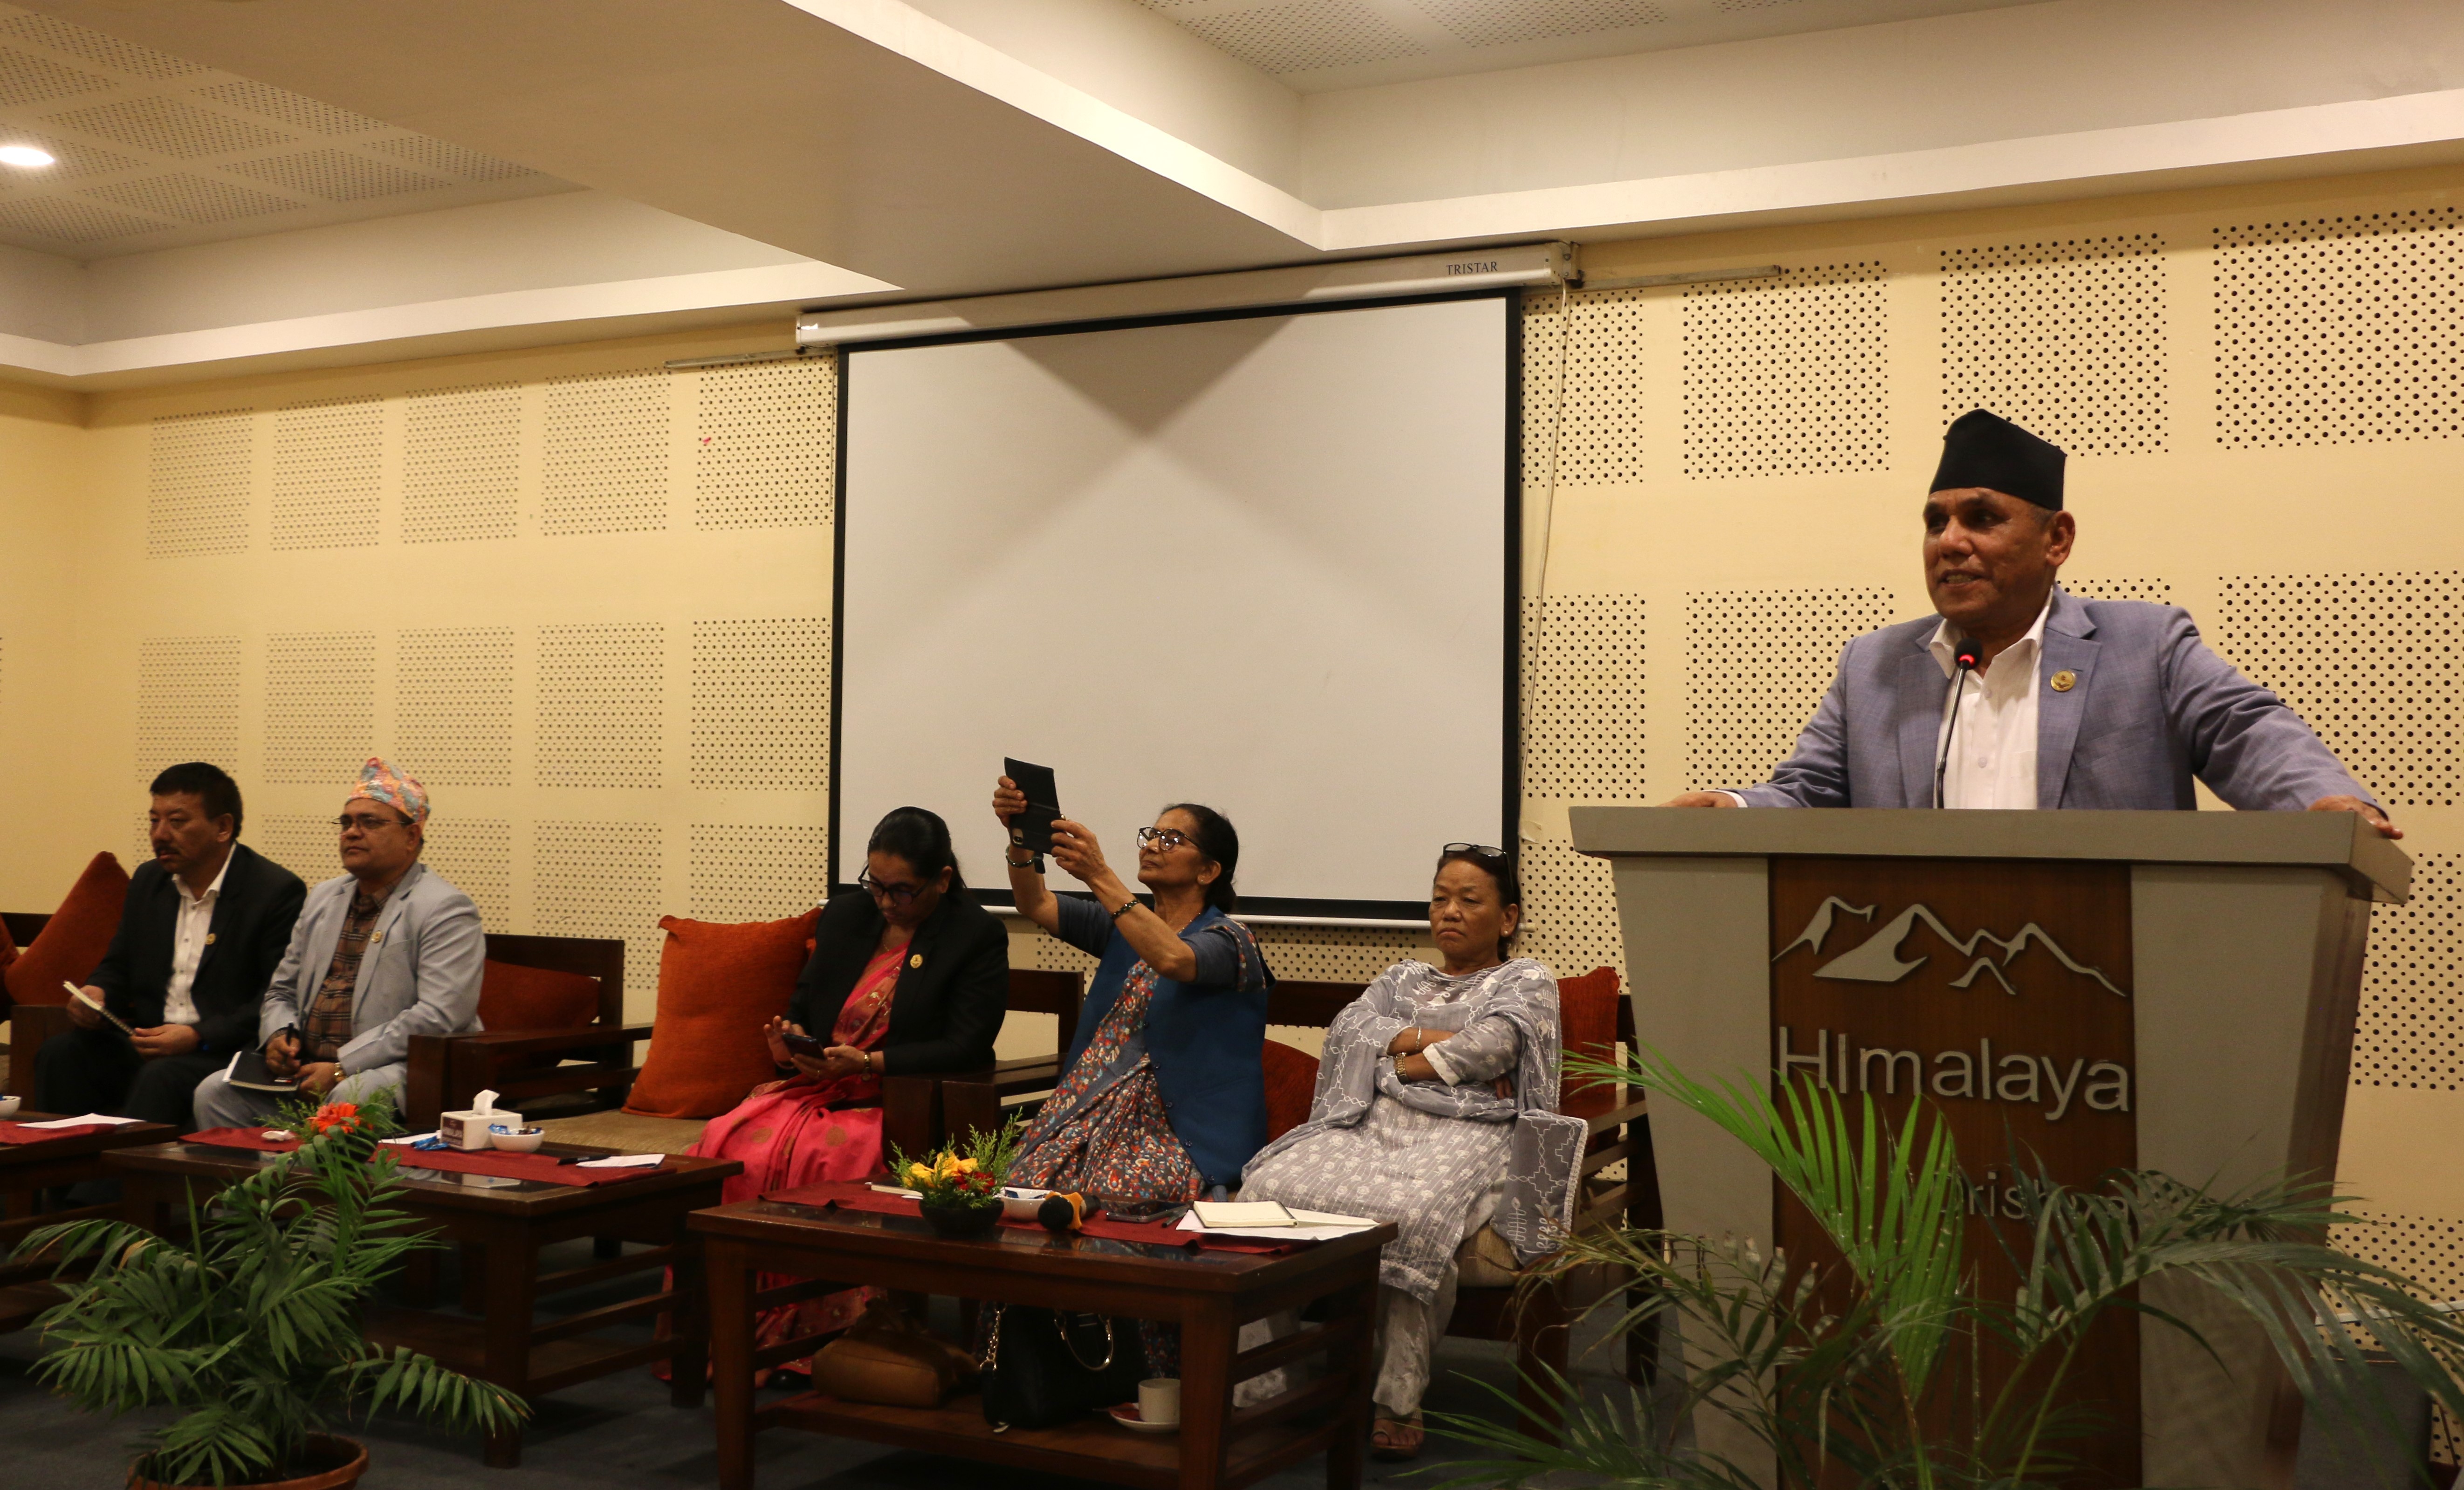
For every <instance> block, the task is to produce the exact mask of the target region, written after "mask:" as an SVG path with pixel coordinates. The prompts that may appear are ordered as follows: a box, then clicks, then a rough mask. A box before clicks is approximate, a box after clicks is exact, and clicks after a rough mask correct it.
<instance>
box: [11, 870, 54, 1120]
mask: <svg viewBox="0 0 2464 1490" xmlns="http://www.w3.org/2000/svg"><path fill="white" fill-rule="evenodd" d="M51 919H52V913H51V912H50V911H48V910H0V923H5V924H6V925H7V926H8V928H9V939H10V940H11V941H12V942H15V943H16V944H17V945H18V947H19V948H21V949H22V948H26V947H31V946H33V944H34V938H35V937H37V936H39V935H41V934H42V931H43V927H44V925H45V923H47V922H49V921H50V920H51ZM0 1018H6V1019H8V1021H9V1047H8V1048H9V1062H8V1067H9V1069H8V1080H7V1081H5V1082H0V1096H10V1097H24V1098H27V1099H29V1100H32V1099H33V1095H34V1052H35V1051H37V1050H40V1049H42V1048H43V1041H47V1040H49V1039H51V1038H52V1037H53V1036H55V1035H57V1034H60V1033H61V1032H62V1031H64V1030H66V1029H68V1028H69V1012H68V1009H67V1007H66V1006H65V1005H62V1004H39V1003H36V1004H20V1005H16V1006H13V1007H12V1006H11V1004H10V1002H9V999H8V997H7V996H6V995H5V994H0Z"/></svg>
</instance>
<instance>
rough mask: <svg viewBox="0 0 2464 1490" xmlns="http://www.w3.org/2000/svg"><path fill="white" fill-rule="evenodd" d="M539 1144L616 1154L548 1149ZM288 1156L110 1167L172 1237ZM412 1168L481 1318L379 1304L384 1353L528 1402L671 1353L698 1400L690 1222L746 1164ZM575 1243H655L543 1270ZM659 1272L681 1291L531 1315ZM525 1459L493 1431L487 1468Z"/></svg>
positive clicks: (146, 1215)
mask: <svg viewBox="0 0 2464 1490" xmlns="http://www.w3.org/2000/svg"><path fill="white" fill-rule="evenodd" d="M542 1151H543V1152H547V1153H552V1154H570V1153H581V1154H602V1153H612V1152H615V1151H616V1150H606V1149H584V1148H580V1147H577V1146H574V1145H570V1144H549V1145H547V1146H546V1147H545V1149H544V1150H542ZM279 1157H281V1155H278V1154H272V1153H258V1152H254V1151H253V1150H246V1149H223V1148H216V1147H213V1146H210V1145H207V1144H187V1143H166V1144H156V1145H154V1146H152V1147H149V1148H140V1149H121V1150H115V1151H114V1152H113V1153H112V1154H111V1156H110V1160H109V1163H110V1165H111V1169H112V1172H114V1173H116V1174H118V1175H119V1176H120V1178H121V1185H122V1186H123V1194H124V1196H125V1199H124V1201H123V1204H124V1207H125V1212H126V1215H127V1216H128V1217H129V1218H130V1219H131V1220H134V1221H136V1222H137V1223H138V1224H140V1225H142V1226H144V1227H146V1228H148V1229H149V1230H153V1231H158V1232H167V1231H169V1230H172V1229H175V1228H177V1227H178V1226H179V1225H180V1224H182V1223H181V1220H180V1216H181V1213H182V1212H183V1211H184V1210H185V1208H186V1207H187V1196H188V1194H190V1193H192V1192H193V1193H194V1194H198V1195H200V1196H203V1195H204V1194H208V1193H209V1192H210V1191H213V1190H219V1189H221V1188H222V1187H224V1186H226V1185H231V1184H236V1183H238V1182H239V1181H240V1180H243V1179H246V1178H247V1177H248V1176H249V1175H251V1174H253V1173H255V1172H257V1171H258V1169H259V1168H260V1167H262V1166H263V1165H264V1164H266V1163H268V1162H270V1161H272V1160H274V1159H276V1158H279ZM417 1166H418V1154H417V1152H416V1151H414V1150H404V1152H403V1154H402V1159H401V1170H400V1173H401V1174H402V1177H403V1184H402V1190H401V1193H400V1197H399V1199H398V1200H397V1202H396V1203H397V1204H399V1205H400V1206H401V1208H402V1209H403V1210H405V1211H407V1212H408V1213H409V1214H410V1216H412V1218H413V1220H414V1221H415V1222H416V1223H417V1224H418V1225H419V1226H420V1227H421V1228H423V1229H424V1230H427V1231H429V1232H431V1233H433V1234H434V1235H436V1236H437V1237H438V1238H441V1239H443V1240H446V1241H449V1242H459V1243H461V1244H462V1247H463V1257H464V1267H465V1286H464V1290H463V1302H464V1304H465V1306H466V1308H468V1309H469V1310H470V1311H471V1313H473V1314H476V1315H477V1316H478V1317H477V1318H475V1319H474V1318H470V1317H467V1316H461V1315H451V1314H441V1313H437V1312H435V1311H433V1310H429V1309H424V1308H406V1307H389V1306H385V1305H378V1304H371V1305H370V1306H369V1308H368V1311H367V1326H368V1338H369V1339H370V1340H372V1341H374V1342H375V1343H377V1344H378V1345H381V1346H385V1347H386V1348H392V1347H395V1346H407V1347H409V1348H411V1349H413V1350H417V1351H419V1352H420V1353H422V1354H424V1355H429V1356H433V1357H435V1358H436V1359H437V1360H438V1361H441V1362H443V1363H444V1364H445V1365H447V1366H449V1367H451V1368H452V1369H455V1370H458V1371H462V1372H465V1373H467V1374H469V1375H473V1376H477V1377H479V1378H481V1379H483V1380H486V1381H492V1382H495V1384H496V1385H498V1386H500V1387H503V1388H506V1389H507V1390H509V1391H515V1392H517V1393H519V1394H520V1395H522V1396H525V1397H532V1396H538V1395H539V1394H541V1393H543V1392H549V1391H557V1390H559V1389H561V1388H564V1387H570V1386H572V1385H573V1384H574V1383H576V1382H581V1381H589V1380H591V1379H593V1378H595V1377H599V1376H605V1375H607V1374H609V1373H611V1372H614V1371H620V1370H624V1369H627V1368H630V1367H636V1366H645V1365H648V1364H649V1363H650V1362H652V1361H657V1360H662V1359H664V1360H666V1361H668V1362H669V1363H670V1368H671V1377H672V1380H671V1382H670V1385H669V1400H670V1401H671V1402H672V1403H674V1404H675V1405H676V1406H678V1407H698V1406H700V1405H701V1400H702V1388H703V1380H704V1376H705V1373H706V1369H707V1361H708V1355H707V1351H708V1348H709V1338H710V1332H709V1323H708V1314H707V1311H706V1308H705V1301H704V1294H703V1291H702V1284H701V1271H702V1267H701V1254H702V1248H701V1241H700V1238H697V1237H695V1236H694V1235H693V1233H692V1232H691V1231H689V1230H688V1229H687V1227H686V1225H685V1217H686V1216H688V1215H690V1214H691V1213H693V1212H694V1211H697V1210H700V1209H703V1208H704V1207H707V1206H714V1205H716V1204H717V1203H718V1198H719V1186H720V1184H721V1183H723V1182H724V1181H726V1180H727V1179H729V1178H730V1177H732V1176H734V1175H736V1174H737V1173H739V1172H742V1171H743V1168H744V1166H743V1165H741V1164H739V1163H737V1161H736V1160H734V1159H698V1158H678V1157H671V1158H670V1159H669V1160H668V1161H667V1163H665V1164H663V1165H661V1166H660V1167H659V1168H658V1169H657V1170H656V1171H654V1172H650V1173H647V1174H643V1175H641V1176H639V1177H637V1178H632V1179H626V1180H621V1181H618V1182H616V1183H614V1184H606V1185H558V1184H550V1183H545V1182H542V1181H539V1180H531V1179H504V1178H498V1177H496V1176H495V1175H488V1174H461V1173H451V1172H444V1171H439V1170H422V1169H420V1168H418V1167H417ZM577 1237H592V1238H611V1239H613V1240H615V1241H639V1242H647V1243H649V1249H648V1250H646V1251H642V1252H635V1253H632V1254H630V1255H627V1256H623V1257H616V1258H610V1259H607V1260H602V1261H595V1262H591V1263H587V1264H585V1265H583V1266H581V1267H572V1268H565V1269H562V1270H561V1271H558V1272H553V1273H541V1272H540V1271H539V1249H540V1248H541V1247H544V1246H546V1245H548V1244H549V1243H551V1242H558V1241H565V1240H569V1239H571V1238H577ZM657 1268H673V1269H674V1270H675V1278H674V1286H673V1287H672V1288H662V1289H660V1290H657V1291H654V1292H651V1293H647V1294H644V1295H642V1296H641V1297H639V1298H634V1299H627V1300H623V1301H621V1302H619V1303H616V1304H604V1305H601V1306H600V1307H598V1308H594V1309H586V1310H583V1312H581V1313H579V1314H569V1315H566V1316H565V1317H564V1318H562V1319H558V1320H551V1321H548V1322H547V1323H545V1324H539V1323H535V1322H534V1320H533V1317H532V1315H533V1310H534V1306H535V1305H536V1304H537V1302H538V1300H539V1296H540V1295H542V1294H555V1293H563V1292H565V1291H567V1290H570V1289H575V1288H583V1287H588V1286H590V1285H592V1284H595V1283H602V1282H607V1281H608V1280H610V1279H615V1278H622V1277H624V1276H625V1275H627V1274H628V1273H639V1272H647V1271H650V1270H652V1269H657ZM661 1314H665V1315H669V1316H670V1320H669V1324H670V1333H669V1335H668V1337H667V1338H665V1339H654V1340H649V1341H639V1340H632V1341H627V1340H607V1339H594V1338H589V1337H590V1335H591V1332H592V1331H593V1330H598V1329H604V1328H606V1327H607V1326H612V1325H618V1324H623V1323H625V1322H627V1321H629V1320H638V1319H648V1318H651V1317H653V1316H656V1315H661ZM521 1454H522V1440H521V1432H520V1430H519V1429H516V1430H514V1431H513V1432H511V1433H506V1434H491V1435H489V1437H488V1445H487V1461H488V1463H489V1465H490V1466H491V1467H494V1468H498V1469H510V1468H512V1467H514V1466H515V1465H517V1464H519V1463H520V1462H521Z"/></svg>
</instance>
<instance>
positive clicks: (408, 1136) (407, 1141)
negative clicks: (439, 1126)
mask: <svg viewBox="0 0 2464 1490" xmlns="http://www.w3.org/2000/svg"><path fill="white" fill-rule="evenodd" d="M435 1136H436V1133H435V1131H434V1130H433V1129H431V1130H429V1131H428V1132H425V1133H405V1134H403V1135H402V1136H401V1137H399V1138H380V1139H378V1140H377V1142H379V1143H381V1144H398V1145H400V1146H402V1147H404V1148H408V1147H409V1146H410V1145H412V1144H416V1143H425V1142H427V1141H428V1140H429V1139H430V1138H433V1137H435Z"/></svg>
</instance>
